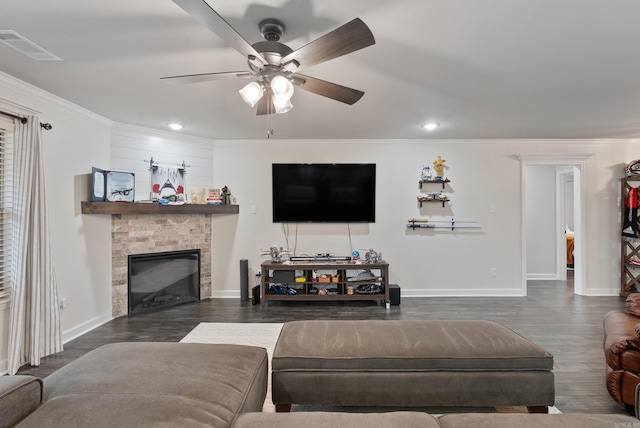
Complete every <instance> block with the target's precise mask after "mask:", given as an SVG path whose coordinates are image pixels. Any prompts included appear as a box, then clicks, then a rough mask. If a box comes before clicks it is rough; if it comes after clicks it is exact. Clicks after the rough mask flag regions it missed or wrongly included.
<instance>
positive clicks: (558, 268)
mask: <svg viewBox="0 0 640 428" xmlns="http://www.w3.org/2000/svg"><path fill="white" fill-rule="evenodd" d="M589 157H591V155H589V154H582V155H581V154H578V155H520V156H518V158H519V159H520V161H521V178H522V180H521V183H522V184H521V186H522V187H521V190H522V191H521V208H522V210H521V211H522V288H523V291H524V294H525V295H526V290H527V279H529V278H528V275H527V274H528V272H529V271H528V263H527V260H528V257H527V254H528V240H527V236H528V235H529V232H530V229H531V228H532V225H531V221H530V220H529V219H528V215H527V199H528V196H529V195H528V194H527V191H528V188H529V187H530V186H528V182H527V180H531V179H532V177H531V176H530V174H528V173H527V171H528V170H529V168H528V167H530V166H535V165H546V166H553V167H554V168H555V169H556V171H557V172H556V179H555V182H556V188H555V198H553V199H551V200H550V201H549V203H554V204H555V221H554V222H553V224H549V226H548V227H550V228H552V230H551V234H552V236H554V237H555V255H556V257H555V278H548V279H557V280H566V279H567V267H566V265H567V263H566V261H567V253H566V248H567V243H566V235H565V230H566V227H567V225H566V215H567V212H568V211H570V210H569V209H568V208H567V206H566V202H565V201H566V200H567V199H571V198H564V196H565V189H564V185H563V180H564V179H565V178H567V177H568V176H569V174H570V175H571V176H572V178H573V193H572V199H573V201H572V207H571V208H572V210H573V229H572V232H573V233H574V239H573V254H572V259H573V285H574V286H573V289H574V293H575V294H580V295H585V294H586V284H585V248H586V247H585V241H586V237H585V229H586V227H585V225H586V223H585V209H584V201H585V197H584V194H585V190H584V186H583V183H584V176H583V174H584V170H585V163H586V161H587V159H588V158H589Z"/></svg>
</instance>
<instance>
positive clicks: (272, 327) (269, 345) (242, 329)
mask: <svg viewBox="0 0 640 428" xmlns="http://www.w3.org/2000/svg"><path fill="white" fill-rule="evenodd" d="M281 329H282V323H207V322H203V323H200V324H198V326H197V327H196V328H194V329H193V330H191V332H189V334H187V335H186V336H185V337H184V338H182V340H181V341H180V343H229V344H233V345H249V346H260V347H262V348H265V349H266V350H267V353H268V354H269V373H271V358H272V356H273V349H274V347H275V344H276V341H277V340H278V336H279V335H280V330H281ZM268 379H269V380H268V385H267V396H266V399H265V401H264V406H263V409H262V411H264V412H275V406H274V405H273V402H272V401H271V376H269V377H268ZM391 410H407V409H406V408H399V409H392V408H384V409H382V408H373V409H372V408H370V407H362V408H360V407H342V406H320V405H318V406H315V405H299V404H294V405H293V406H291V411H292V412H296V411H334V412H336V411H346V412H376V411H378V412H380V411H391ZM412 410H416V411H424V412H426V413H430V414H436V415H437V414H442V413H450V412H451V411H452V410H454V411H455V412H456V413H463V412H464V413H469V412H481V413H488V412H491V413H493V412H499V413H526V412H527V409H526V407H498V408H495V409H494V408H484V407H483V408H475V407H474V408H455V409H453V408H433V407H425V408H413V409H412ZM549 413H560V411H559V410H558V409H557V408H555V407H549Z"/></svg>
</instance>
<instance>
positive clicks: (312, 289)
mask: <svg viewBox="0 0 640 428" xmlns="http://www.w3.org/2000/svg"><path fill="white" fill-rule="evenodd" d="M260 266H261V273H260V275H261V276H260V279H261V281H260V286H261V287H260V288H261V303H262V306H265V305H266V303H267V301H269V300H280V301H301V300H303V301H304V300H307V301H330V300H343V301H349V300H354V301H355V300H379V301H382V302H383V304H384V305H385V306H386V308H387V309H388V308H389V307H390V304H391V302H390V300H389V264H388V263H386V262H384V261H383V262H380V263H353V262H350V261H345V262H339V261H335V262H331V261H326V262H309V261H297V262H282V263H275V262H272V261H266V262H263V263H262V264H261V265H260ZM364 270H370V271H371V272H372V273H373V275H374V278H370V279H366V280H362V281H349V278H353V277H354V276H356V275H357V274H358V272H359V271H364ZM276 271H291V272H292V273H291V276H293V277H295V271H298V272H301V273H302V274H303V276H304V277H305V280H304V281H301V282H299V281H297V280H295V279H293V280H291V278H290V280H289V281H282V280H280V279H277V280H276V279H274V277H275V276H276V275H275V272H276ZM313 271H316V272H318V273H319V274H320V273H325V274H328V275H330V276H331V280H330V282H322V281H320V280H316V281H313V280H312V279H311V278H310V275H311V272H313ZM347 272H349V274H347ZM272 285H278V286H280V287H284V288H290V289H294V290H296V294H278V293H271V292H269V289H270V288H271V286H272ZM359 285H362V286H369V287H379V288H380V291H379V292H376V293H374V294H364V293H363V294H360V293H358V292H357V291H356V289H357V287H358V286H359ZM350 286H351V287H353V288H354V290H353V291H354V292H353V294H348V290H347V289H348V287H350ZM322 289H325V290H327V291H329V290H330V291H329V292H328V293H327V294H320V293H319V291H320V290H322Z"/></svg>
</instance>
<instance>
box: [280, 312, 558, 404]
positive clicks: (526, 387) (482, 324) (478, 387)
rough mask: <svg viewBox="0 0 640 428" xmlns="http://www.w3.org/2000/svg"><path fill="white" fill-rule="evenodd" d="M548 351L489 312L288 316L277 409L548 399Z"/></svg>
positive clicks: (550, 393) (552, 390) (551, 398)
mask: <svg viewBox="0 0 640 428" xmlns="http://www.w3.org/2000/svg"><path fill="white" fill-rule="evenodd" d="M552 369H553V356H552V355H551V354H549V353H548V352H546V351H545V350H544V349H542V348H540V347H539V346H537V345H536V344H534V343H532V342H531V341H529V340H527V339H525V338H523V337H522V336H520V335H518V334H516V333H515V332H513V331H512V330H509V329H508V328H506V327H504V326H502V325H500V324H498V323H496V322H493V321H383V320H373V321H294V322H289V323H285V325H284V326H283V328H282V331H281V333H280V337H279V338H278V341H277V343H276V346H275V349H274V353H273V359H272V397H273V403H274V404H275V405H276V410H277V411H288V410H289V409H290V407H291V404H324V405H340V406H394V407H396V406H400V407H428V406H446V407H449V406H451V407H458V406H471V407H496V406H527V407H529V410H530V411H532V412H546V411H547V408H548V406H552V405H553V403H554V399H555V388H554V378H553V372H552Z"/></svg>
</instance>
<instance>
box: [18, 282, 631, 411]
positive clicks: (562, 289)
mask: <svg viewBox="0 0 640 428" xmlns="http://www.w3.org/2000/svg"><path fill="white" fill-rule="evenodd" d="M612 309H622V310H624V309H625V301H624V299H623V298H621V297H583V296H577V295H574V294H573V284H572V282H571V281H568V282H565V281H530V282H529V284H528V296H527V297H443V298H405V297H402V300H401V305H400V306H392V307H391V309H389V310H386V309H385V308H384V307H383V306H382V305H381V304H379V303H377V302H284V303H283V302H270V304H269V307H266V308H261V307H260V305H255V306H254V305H252V304H251V302H250V301H244V302H240V301H239V300H235V299H209V300H203V301H201V302H196V303H189V304H184V305H181V306H175V307H172V308H168V309H165V310H162V311H159V312H154V313H147V314H139V315H135V316H130V317H122V318H117V319H114V320H112V321H110V322H108V323H106V324H104V325H102V326H100V327H98V328H96V329H94V330H92V331H91V332H89V333H87V334H85V335H83V336H81V337H79V338H77V339H75V340H73V341H70V342H69V343H67V344H65V350H64V351H63V352H61V353H59V354H57V355H52V356H49V357H46V358H44V359H43V360H42V363H41V365H40V366H39V367H24V368H23V369H22V370H21V371H20V373H21V374H32V375H35V376H40V377H46V376H47V375H49V374H50V373H52V372H53V371H55V370H56V369H58V368H59V367H62V366H63V365H65V364H68V363H69V362H71V361H73V360H74V359H76V358H78V357H80V356H81V355H84V354H85V353H86V352H88V351H90V350H92V349H95V348H97V347H99V346H101V345H103V344H106V343H113V342H135V341H158V342H178V341H179V340H180V339H182V338H183V337H184V336H185V335H186V334H187V333H188V332H189V331H191V330H192V329H193V328H194V327H195V326H197V325H198V324H199V323H200V322H286V321H290V320H299V319H390V320H391V319H393V320H396V319H407V320H418V319H466V320H474V319H487V320H494V321H497V322H499V323H501V324H503V325H505V326H507V327H509V328H511V329H513V330H514V331H516V332H518V333H519V334H521V335H522V336H524V337H527V338H528V339H530V340H532V341H533V342H535V343H537V344H538V345H540V346H541V347H543V348H544V349H546V350H547V351H549V352H550V353H552V354H553V355H554V366H555V368H554V373H555V382H556V407H557V408H558V409H560V411H562V412H563V413H576V412H585V413H619V414H623V413H624V412H625V410H624V406H622V405H619V404H617V403H616V402H615V401H614V400H613V399H612V398H611V397H610V396H609V394H608V393H607V390H606V387H605V360H604V353H603V349H602V339H603V330H602V320H603V318H604V315H605V314H606V313H607V312H608V311H610V310H612ZM523 388H526V385H523Z"/></svg>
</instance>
